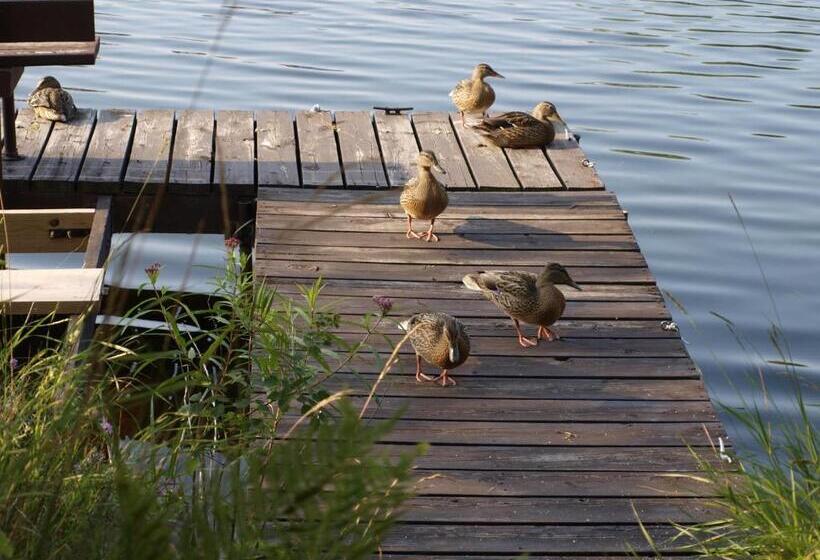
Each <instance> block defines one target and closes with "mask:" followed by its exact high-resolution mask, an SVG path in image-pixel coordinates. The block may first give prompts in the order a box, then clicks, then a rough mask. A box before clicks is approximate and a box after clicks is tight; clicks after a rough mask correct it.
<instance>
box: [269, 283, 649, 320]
mask: <svg viewBox="0 0 820 560" xmlns="http://www.w3.org/2000/svg"><path fill="white" fill-rule="evenodd" d="M301 287H308V286H306V285H302V286H301ZM276 289H277V292H279V293H280V294H290V295H295V296H297V298H298V299H302V291H301V290H300V285H299V283H298V281H297V282H282V283H280V284H278V285H277V287H276ZM558 289H559V290H561V291H562V292H563V293H564V297H566V298H567V300H568V301H656V302H658V301H662V298H661V293H660V290H658V287H657V286H641V285H629V284H623V285H618V284H600V285H590V286H588V287H587V288H586V289H584V290H576V289H575V288H572V287H570V286H558ZM376 292H378V294H379V295H386V296H389V297H391V298H393V299H394V304H396V305H402V304H406V305H408V306H413V305H417V304H419V305H420V304H422V303H424V302H427V303H429V304H430V305H434V304H435V302H431V301H429V300H435V299H447V300H454V299H460V300H464V301H480V300H481V299H482V298H480V297H478V295H477V294H476V293H475V292H473V291H470V290H465V289H464V287H463V286H461V285H447V284H439V285H435V286H419V285H418V284H415V283H413V282H403V281H400V280H391V281H387V282H379V283H378V284H374V283H373V282H371V281H368V280H326V281H325V282H323V284H322V300H323V301H325V302H328V301H330V302H332V301H334V300H335V299H338V297H339V296H345V299H347V297H350V296H353V297H356V296H359V297H364V298H366V299H367V298H370V297H371V296H372V295H373V294H374V293H376ZM334 296H335V298H334ZM405 300H417V303H414V302H412V301H405ZM576 311H578V310H577V309H576ZM586 318H590V317H586Z"/></svg>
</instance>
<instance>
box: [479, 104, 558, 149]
mask: <svg viewBox="0 0 820 560" xmlns="http://www.w3.org/2000/svg"><path fill="white" fill-rule="evenodd" d="M474 128H475V130H476V131H477V132H478V133H479V134H481V136H483V137H484V138H486V139H487V140H489V141H490V142H491V143H493V144H495V145H496V146H498V147H499V148H542V147H544V146H546V145H547V144H549V143H550V142H552V141H553V139H554V138H555V137H556V133H558V134H561V135H565V134H567V132H566V131H567V127H566V124H565V123H564V121H563V120H562V119H561V117H560V116H559V115H558V111H557V110H556V109H555V105H553V104H552V103H550V102H549V101H542V102H541V103H539V104H538V105H536V106H535V108H534V109H533V111H532V114H528V113H524V112H523V111H511V112H509V113H502V114H500V115H498V116H496V117H488V118H485V119H482V121H481V122H480V123H478V124H477V125H476V126H475V127H474Z"/></svg>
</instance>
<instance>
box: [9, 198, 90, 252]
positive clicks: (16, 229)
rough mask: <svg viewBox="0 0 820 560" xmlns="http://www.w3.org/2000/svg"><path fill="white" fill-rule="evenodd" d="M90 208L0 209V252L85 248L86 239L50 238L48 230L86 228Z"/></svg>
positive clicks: (61, 250) (60, 250) (67, 250)
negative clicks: (0, 246) (0, 247)
mask: <svg viewBox="0 0 820 560" xmlns="http://www.w3.org/2000/svg"><path fill="white" fill-rule="evenodd" d="M93 220H94V209H93V208H65V209H60V208H57V209H32V210H0V245H2V246H3V247H2V249H0V253H10V252H14V253H70V252H73V251H82V250H85V245H86V242H87V239H86V238H74V239H69V238H67V237H54V238H52V237H51V236H50V235H49V230H51V229H53V228H60V229H89V228H90V227H91V223H92V221H93Z"/></svg>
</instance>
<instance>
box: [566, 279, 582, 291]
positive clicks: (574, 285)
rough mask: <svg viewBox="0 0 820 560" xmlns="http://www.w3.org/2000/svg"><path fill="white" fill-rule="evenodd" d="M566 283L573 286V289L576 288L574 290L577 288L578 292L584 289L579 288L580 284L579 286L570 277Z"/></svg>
mask: <svg viewBox="0 0 820 560" xmlns="http://www.w3.org/2000/svg"><path fill="white" fill-rule="evenodd" d="M567 284H569V285H570V286H572V287H573V288H575V289H576V290H578V291H579V292H583V291H584V289H583V288H581V286H579V285H578V284H576V283H575V280H573V279H572V278H570V280H569V282H567Z"/></svg>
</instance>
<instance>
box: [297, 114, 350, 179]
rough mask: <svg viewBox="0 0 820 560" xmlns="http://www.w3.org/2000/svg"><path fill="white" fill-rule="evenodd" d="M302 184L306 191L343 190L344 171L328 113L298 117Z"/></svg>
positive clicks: (331, 120) (300, 115) (299, 115)
mask: <svg viewBox="0 0 820 560" xmlns="http://www.w3.org/2000/svg"><path fill="white" fill-rule="evenodd" d="M296 129H297V132H298V136H299V157H300V161H301V166H302V184H303V185H304V186H306V187H341V186H342V185H344V180H343V179H342V168H341V165H340V163H339V153H338V151H337V149H336V135H335V134H334V132H333V119H332V117H331V115H330V113H328V112H327V111H318V112H314V111H301V112H299V113H296Z"/></svg>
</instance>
